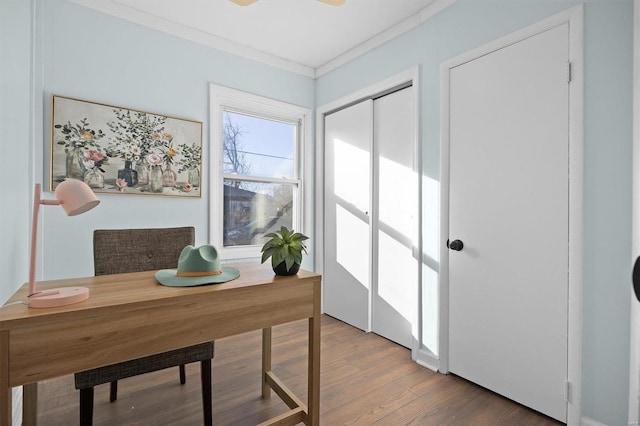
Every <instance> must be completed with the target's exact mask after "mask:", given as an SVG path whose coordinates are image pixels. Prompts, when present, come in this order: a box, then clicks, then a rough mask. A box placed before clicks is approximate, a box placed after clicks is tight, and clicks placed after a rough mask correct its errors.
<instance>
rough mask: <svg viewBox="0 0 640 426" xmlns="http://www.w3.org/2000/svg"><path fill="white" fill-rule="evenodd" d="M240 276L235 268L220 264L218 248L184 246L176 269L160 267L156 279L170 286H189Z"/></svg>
mask: <svg viewBox="0 0 640 426" xmlns="http://www.w3.org/2000/svg"><path fill="white" fill-rule="evenodd" d="M239 276H240V271H238V270H237V269H236V268H230V267H222V266H220V259H219V258H218V250H216V248H215V247H214V246H211V245H204V246H200V247H194V246H186V247H185V248H183V249H182V253H180V257H179V258H178V269H161V270H159V271H158V272H156V280H157V281H158V282H159V283H160V284H162V285H166V286H170V287H190V286H196V285H203V284H217V283H224V282H227V281H231V280H235V279H236V278H238V277H239Z"/></svg>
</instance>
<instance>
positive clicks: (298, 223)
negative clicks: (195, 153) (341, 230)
mask: <svg viewBox="0 0 640 426" xmlns="http://www.w3.org/2000/svg"><path fill="white" fill-rule="evenodd" d="M209 96H210V119H209V128H210V134H209V136H210V143H209V146H210V147H211V151H210V165H209V181H210V197H209V242H210V244H213V245H214V246H215V247H216V248H217V249H218V253H219V255H220V258H221V259H223V260H235V259H238V260H239V259H250V258H260V249H261V248H262V244H258V245H245V246H227V247H225V246H224V245H223V243H224V242H223V231H224V225H223V220H224V208H223V206H224V188H223V185H224V180H225V179H237V180H242V181H247V182H266V183H275V184H278V183H286V184H291V183H294V184H295V183H297V184H298V189H297V191H296V190H295V189H294V215H293V218H294V219H293V221H294V223H293V224H292V226H293V228H294V229H295V230H296V231H298V232H302V233H304V234H306V235H308V236H310V231H311V230H312V226H311V224H312V217H311V215H312V214H311V212H312V205H311V203H312V191H311V190H310V188H311V182H312V179H313V164H312V159H311V158H309V157H310V155H308V154H309V153H311V152H312V149H311V146H310V144H311V130H312V129H311V125H310V119H311V109H309V108H304V107H301V106H297V105H293V104H289V103H286V102H282V101H277V100H274V99H270V98H266V97H262V96H258V95H254V94H251V93H246V92H242V91H240V90H236V89H231V88H228V87H224V86H219V85H216V84H210V86H209ZM225 111H230V112H234V113H239V114H245V115H250V116H255V117H259V118H265V119H272V120H275V121H282V122H286V123H297V124H298V140H297V147H296V149H295V153H294V177H293V179H282V178H264V177H255V176H250V175H233V174H225V173H224V164H223V161H224V154H223V130H224V125H223V114H224V112H225ZM309 251H310V253H309V254H310V255H311V250H309ZM307 257H310V256H307Z"/></svg>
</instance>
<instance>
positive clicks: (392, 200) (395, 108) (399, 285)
mask: <svg viewBox="0 0 640 426" xmlns="http://www.w3.org/2000/svg"><path fill="white" fill-rule="evenodd" d="M373 110H374V114H373V116H374V120H373V123H374V136H373V139H374V159H375V160H374V161H375V170H376V173H374V182H375V185H374V194H375V199H374V204H375V205H376V206H378V208H377V209H376V210H375V215H374V224H375V225H376V226H374V240H375V241H374V247H376V246H377V250H375V249H374V258H373V265H374V268H373V269H374V279H373V286H372V287H373V288H372V290H373V292H372V295H373V298H372V330H373V331H374V332H375V333H377V334H380V335H381V336H384V337H386V338H387V339H389V340H392V341H394V342H396V343H399V344H401V345H403V346H406V347H408V348H411V347H412V346H413V338H412V333H414V332H416V335H417V330H412V324H417V321H416V310H417V300H418V287H417V285H418V260H417V259H416V257H414V251H415V250H417V244H418V242H417V237H416V234H417V226H416V222H417V218H418V213H417V212H418V196H419V192H418V174H417V172H416V170H415V169H416V168H415V143H414V140H415V138H414V128H415V124H414V123H415V117H414V115H415V114H414V103H413V89H412V88H406V89H402V90H400V91H397V92H394V93H391V94H389V95H386V96H383V97H381V98H377V99H376V100H375V101H374V104H373Z"/></svg>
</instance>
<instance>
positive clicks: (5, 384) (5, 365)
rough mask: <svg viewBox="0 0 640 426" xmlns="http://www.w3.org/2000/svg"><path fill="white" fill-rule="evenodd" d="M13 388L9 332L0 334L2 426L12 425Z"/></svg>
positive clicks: (0, 411) (0, 405)
mask: <svg viewBox="0 0 640 426" xmlns="http://www.w3.org/2000/svg"><path fill="white" fill-rule="evenodd" d="M11 398H12V396H11V386H9V332H8V331H3V332H1V333H0V425H11V420H12V419H11V412H12V410H11Z"/></svg>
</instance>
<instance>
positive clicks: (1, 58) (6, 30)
mask: <svg viewBox="0 0 640 426" xmlns="http://www.w3.org/2000/svg"><path fill="white" fill-rule="evenodd" d="M31 12H32V8H31V4H30V2H29V1H24V0H1V1H0V64H2V66H1V67H0V146H2V152H3V153H4V155H3V156H2V157H3V160H2V165H1V166H0V182H2V189H1V190H0V193H1V194H2V203H3V206H2V207H0V271H2V282H1V283H0V302H3V301H5V300H6V299H7V298H8V297H9V296H11V294H13V292H14V291H15V290H16V289H17V288H18V287H19V286H20V285H21V284H22V283H23V282H25V281H26V280H27V279H28V274H29V259H28V257H29V227H30V222H31V221H30V216H29V208H30V203H31V199H32V191H33V187H32V185H33V184H32V182H33V181H32V179H31V176H32V173H33V168H32V164H31V161H30V159H31V156H32V152H33V131H32V129H31V122H30V116H31V114H30V112H31V105H32V102H31V95H30V87H31V84H30V81H31V55H30V51H31V32H32V25H31Z"/></svg>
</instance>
